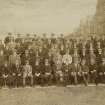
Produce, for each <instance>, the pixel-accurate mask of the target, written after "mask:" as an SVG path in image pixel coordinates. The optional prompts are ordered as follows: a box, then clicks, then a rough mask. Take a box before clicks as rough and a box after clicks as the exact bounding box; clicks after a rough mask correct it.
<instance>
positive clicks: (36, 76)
mask: <svg viewBox="0 0 105 105" xmlns="http://www.w3.org/2000/svg"><path fill="white" fill-rule="evenodd" d="M33 76H34V84H41V70H40V64H39V60H36V62H35V65H34V66H33Z"/></svg>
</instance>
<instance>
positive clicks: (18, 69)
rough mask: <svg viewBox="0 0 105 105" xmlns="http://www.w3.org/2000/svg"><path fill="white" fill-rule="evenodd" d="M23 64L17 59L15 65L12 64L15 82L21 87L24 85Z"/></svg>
mask: <svg viewBox="0 0 105 105" xmlns="http://www.w3.org/2000/svg"><path fill="white" fill-rule="evenodd" d="M22 75H23V72H22V66H21V65H20V63H19V62H18V61H16V63H15V65H13V66H12V76H13V80H14V81H13V82H14V85H15V86H17V87H19V86H22Z"/></svg>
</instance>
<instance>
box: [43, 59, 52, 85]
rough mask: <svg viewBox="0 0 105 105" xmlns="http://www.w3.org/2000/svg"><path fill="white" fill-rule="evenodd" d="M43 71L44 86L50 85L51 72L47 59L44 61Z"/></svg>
mask: <svg viewBox="0 0 105 105" xmlns="http://www.w3.org/2000/svg"><path fill="white" fill-rule="evenodd" d="M44 71H45V78H44V79H45V84H47V85H50V84H51V82H52V74H51V73H52V70H51V66H50V64H49V61H48V59H46V60H45V64H44Z"/></svg>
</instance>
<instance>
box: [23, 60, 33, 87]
mask: <svg viewBox="0 0 105 105" xmlns="http://www.w3.org/2000/svg"><path fill="white" fill-rule="evenodd" d="M27 78H28V79H29V78H30V79H31V84H30V85H31V86H32V85H33V75H32V66H31V65H30V64H29V61H26V64H25V65H24V66H23V86H25V85H26V79H27Z"/></svg>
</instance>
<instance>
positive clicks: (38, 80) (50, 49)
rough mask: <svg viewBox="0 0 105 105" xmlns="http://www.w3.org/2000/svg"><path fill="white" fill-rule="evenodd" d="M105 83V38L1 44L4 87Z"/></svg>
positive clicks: (0, 82) (0, 84) (41, 39)
mask: <svg viewBox="0 0 105 105" xmlns="http://www.w3.org/2000/svg"><path fill="white" fill-rule="evenodd" d="M88 83H95V84H96V85H98V84H99V83H105V39H104V38H101V37H100V38H97V37H95V38H93V37H91V38H89V39H86V40H82V39H79V40H76V39H72V38H66V37H64V36H63V35H62V34H61V36H60V37H58V38H56V37H55V35H54V34H52V35H51V37H49V38H48V37H46V34H43V37H39V36H37V35H34V37H30V36H29V34H27V35H26V37H21V35H20V34H18V35H17V37H13V35H12V34H11V33H9V34H8V36H6V37H5V39H4V40H1V41H0V87H3V86H8V87H20V86H23V87H24V86H26V85H30V86H35V85H41V86H46V85H63V86H66V85H70V84H73V85H78V84H84V85H85V86H87V85H88Z"/></svg>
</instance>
